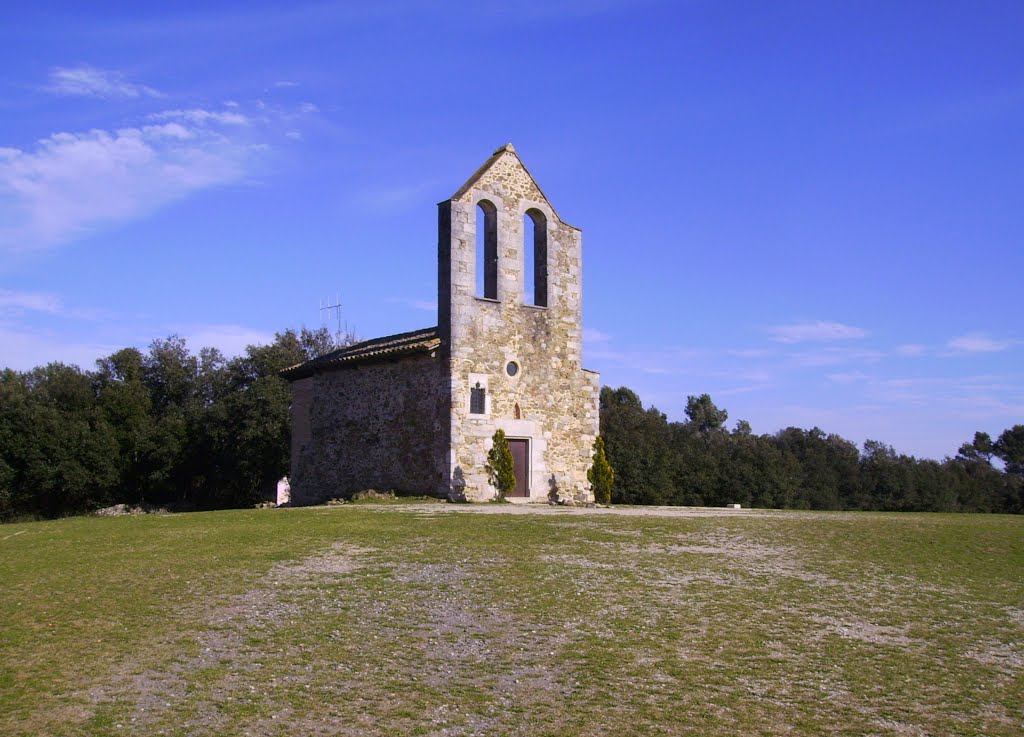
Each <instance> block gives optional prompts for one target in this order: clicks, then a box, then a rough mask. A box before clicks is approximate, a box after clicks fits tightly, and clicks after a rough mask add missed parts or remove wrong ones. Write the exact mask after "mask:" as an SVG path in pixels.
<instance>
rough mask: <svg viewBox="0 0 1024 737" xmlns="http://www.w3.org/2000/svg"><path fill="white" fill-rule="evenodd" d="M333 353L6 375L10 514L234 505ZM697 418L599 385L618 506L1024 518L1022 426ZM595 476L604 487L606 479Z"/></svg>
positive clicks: (323, 335) (252, 350) (310, 339)
mask: <svg viewBox="0 0 1024 737" xmlns="http://www.w3.org/2000/svg"><path fill="white" fill-rule="evenodd" d="M346 340H351V339H350V338H348V339H346ZM334 347H336V342H335V339H334V338H333V337H332V336H331V334H330V333H329V332H328V331H327V330H326V329H320V330H317V331H309V330H303V331H302V332H301V333H296V332H295V331H292V330H288V331H286V332H284V333H280V334H278V335H277V336H276V337H275V340H274V342H273V343H272V344H270V345H262V346H257V345H253V346H249V347H248V348H247V350H246V353H245V355H243V356H239V357H237V358H233V359H231V360H226V359H225V358H224V356H223V355H221V353H220V352H219V351H217V350H216V349H213V348H203V349H202V350H200V351H199V353H198V354H197V355H194V354H192V353H191V352H190V351H189V350H188V348H187V347H186V345H185V341H184V340H182V339H181V338H178V337H173V336H172V337H170V338H167V339H165V340H156V341H154V342H153V343H152V344H151V345H150V347H149V350H148V352H146V353H143V352H141V351H139V350H137V349H135V348H125V349H122V350H120V351H117V352H116V353H113V354H111V355H110V356H107V357H106V358H102V359H100V360H99V361H97V362H96V368H95V370H92V371H82V370H81V369H79V368H77V367H74V366H68V365H65V364H61V363H52V364H49V365H47V366H41V367H38V368H35V369H33V370H31V371H26V372H16V371H12V370H10V369H5V370H3V371H0V520H9V519H12V518H17V517H25V516H28V517H59V516H63V515H68V514H76V513H80V512H86V511H90V510H93V509H97V508H100V507H104V506H108V505H111V504H118V503H127V504H154V505H171V506H174V507H176V508H184V509H212V508H224V507H236V506H246V505H250V504H252V503H253V502H254V501H256V500H258V499H259V498H261V497H265V496H269V495H270V490H271V489H272V488H273V483H274V482H275V481H276V480H277V479H278V478H280V477H281V476H283V475H285V474H286V473H287V471H288V456H289V437H290V418H289V412H288V407H289V403H290V401H291V392H290V389H289V387H288V383H287V382H286V381H285V380H284V379H282V378H280V377H279V376H278V372H279V371H280V370H281V369H283V368H286V367H288V366H291V365H294V364H296V363H299V362H301V361H303V360H306V359H308V358H311V357H314V356H317V355H322V354H323V353H325V352H327V351H329V350H332V349H333V348H334ZM686 417H687V419H686V421H685V422H669V421H668V419H667V418H666V416H665V415H664V414H663V413H661V412H660V411H658V410H657V409H656V408H654V407H649V408H647V409H645V408H644V406H643V404H642V403H641V401H640V398H639V397H638V396H637V395H636V394H635V393H634V392H632V391H630V390H629V389H627V388H625V387H620V388H619V389H611V388H609V387H605V388H604V389H602V391H601V435H602V445H603V448H602V453H603V454H604V455H605V457H606V461H607V462H608V463H610V466H611V468H614V469H615V472H614V476H611V477H609V478H608V479H607V481H608V485H609V486H610V487H611V499H610V501H613V502H616V503H626V504H679V505H710V506H718V505H722V504H728V503H740V504H743V505H744V506H754V507H769V508H797V509H836V510H838V509H864V510H893V511H964V512H1011V513H1021V512H1024V425H1015V426H1014V427H1012V428H1009V429H1007V430H1005V431H1004V432H1003V433H1002V434H1001V435H999V437H998V438H996V439H995V440H993V439H992V438H991V437H990V436H989V435H988V434H986V433H983V432H979V433H976V434H975V436H974V439H973V440H972V441H970V442H967V443H964V444H963V445H962V446H961V447H960V448H959V450H958V451H957V454H956V455H955V456H954V457H951V458H946V459H944V460H943V461H941V462H940V461H934V460H925V459H916V458H914V457H912V456H907V455H903V454H899V453H897V452H896V451H895V450H893V448H891V447H890V446H888V445H886V444H884V443H881V442H878V441H874V440H869V441H867V442H866V443H864V446H863V448H861V449H858V448H857V446H856V445H854V444H853V443H851V442H850V441H848V440H845V439H844V438H842V437H840V436H838V435H834V434H826V433H825V432H823V431H822V430H820V429H818V428H816V427H815V428H812V429H811V430H802V429H800V428H796V427H789V428H786V429H784V430H780V431H778V432H777V433H775V434H774V435H754V434H753V432H751V429H750V425H749V424H748V423H746V422H744V421H742V420H741V421H739V422H738V423H736V426H735V428H734V429H733V430H732V431H729V430H728V429H726V427H725V423H726V420H727V419H728V413H727V412H726V411H725V410H724V409H719V408H718V407H716V406H715V404H714V402H713V401H712V400H711V397H710V396H708V395H707V394H702V395H700V396H691V397H688V398H687V402H686ZM499 433H500V431H499ZM500 440H501V441H504V435H503V434H502V435H501V439H500ZM503 446H504V452H501V448H502V443H501V442H499V438H498V433H496V435H495V446H494V449H492V451H491V453H490V454H489V455H488V470H489V472H490V473H491V478H492V483H494V484H495V487H496V488H498V490H499V495H500V496H502V497H503V496H505V495H507V494H510V493H511V492H512V490H513V489H514V488H515V474H514V472H513V469H512V456H511V453H510V452H509V449H508V443H507V441H504V442H503ZM597 451H598V449H597V448H596V447H595V455H594V458H595V468H596V465H597V464H596V462H597V455H598V452H597ZM506 454H507V455H506ZM611 468H609V469H608V470H609V471H610V470H611ZM593 473H594V471H593V469H592V470H591V474H588V479H589V480H590V482H591V484H592V486H593V488H594V489H595V492H596V491H597V489H598V481H600V483H604V482H605V480H606V479H605V478H604V477H603V476H602V478H601V479H596V478H595V476H594V475H593ZM601 473H602V474H603V473H604V471H603V469H602V471H601Z"/></svg>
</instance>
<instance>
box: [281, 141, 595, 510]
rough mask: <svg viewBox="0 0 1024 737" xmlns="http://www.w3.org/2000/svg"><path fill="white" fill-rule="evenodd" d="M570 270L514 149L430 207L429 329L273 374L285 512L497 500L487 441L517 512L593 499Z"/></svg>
mask: <svg viewBox="0 0 1024 737" xmlns="http://www.w3.org/2000/svg"><path fill="white" fill-rule="evenodd" d="M478 223H479V225H478ZM478 229H479V230H480V231H481V232H477V231H478ZM531 231H532V232H531ZM581 257H582V254H581V237H580V230H579V229H578V228H575V227H573V226H571V225H569V224H567V223H565V222H563V221H562V219H561V218H560V217H559V216H558V213H557V212H556V211H555V209H554V208H553V207H552V206H551V204H550V203H549V202H548V200H547V198H546V197H545V196H544V194H543V192H541V190H540V187H538V186H537V183H536V182H535V181H534V179H533V177H532V176H531V175H530V173H529V172H528V171H527V170H526V167H525V166H524V165H523V163H522V161H521V160H520V159H519V156H518V154H517V153H516V151H515V149H514V148H513V147H512V145H511V144H508V145H506V146H503V147H502V148H500V149H498V150H497V151H495V152H494V154H493V155H492V156H491V157H490V158H489V159H488V160H487V161H486V162H485V163H484V165H483V166H481V167H480V168H479V169H478V170H477V171H476V173H475V174H473V176H472V177H470V178H469V180H468V181H467V182H466V183H465V184H464V185H462V187H460V188H459V189H458V191H456V193H455V195H454V196H452V198H451V199H448V200H445V201H444V202H441V203H440V204H439V205H438V325H437V327H431V328H425V329H423V330H416V331H412V332H408V333H401V334H398V335H391V336H387V337H384V338H377V339H374V340H368V341H363V342H360V343H357V344H354V345H350V346H346V347H343V348H340V349H338V350H336V351H333V352H332V353H329V354H327V355H324V356H321V357H319V358H316V359H313V360H311V361H307V362H305V363H302V364H299V365H296V366H292V367H291V368H288V369H286V370H285V371H283V372H282V375H283V376H284V377H285V378H287V379H289V380H290V381H291V382H292V390H293V402H292V460H291V476H290V482H291V498H292V502H293V503H296V504H309V503H316V502H319V501H323V500H326V499H328V498H332V497H345V496H350V495H352V494H354V493H355V492H358V491H362V490H365V489H394V490H397V491H401V492H406V493H418V494H429V495H434V496H442V497H447V498H449V499H451V500H454V501H484V500H487V499H492V498H494V496H495V489H494V488H493V486H492V485H491V484H490V483H489V481H488V475H487V468H486V465H487V451H488V450H489V449H490V447H491V443H492V437H493V435H494V433H495V431H496V430H498V429H501V430H504V432H505V435H506V436H507V437H508V439H509V443H510V447H511V449H512V453H513V458H514V461H515V470H516V490H515V492H514V493H513V495H512V499H513V501H516V500H535V501H539V500H547V499H555V500H558V501H570V500H571V501H574V502H581V501H587V500H589V499H590V498H591V495H590V491H589V484H588V482H587V469H588V468H589V467H590V463H591V454H592V448H593V444H594V438H595V437H596V436H597V432H598V398H599V389H600V383H599V376H598V374H596V373H594V372H592V371H587V370H586V369H584V368H582V364H581V361H582V338H583V330H582V315H583V311H582V310H583V291H582V261H581ZM531 262H532V268H531V269H530V273H527V268H528V264H530V263H531ZM528 277H532V279H528ZM528 281H532V283H533V288H532V289H529V290H528V289H527V284H528Z"/></svg>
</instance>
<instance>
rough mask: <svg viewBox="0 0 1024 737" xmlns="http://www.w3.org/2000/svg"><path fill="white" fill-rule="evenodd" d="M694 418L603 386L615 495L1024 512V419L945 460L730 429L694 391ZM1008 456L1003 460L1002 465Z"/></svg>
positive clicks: (690, 409)
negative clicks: (673, 418) (670, 415)
mask: <svg viewBox="0 0 1024 737" xmlns="http://www.w3.org/2000/svg"><path fill="white" fill-rule="evenodd" d="M686 416H687V420H686V421H685V422H669V421H668V419H667V417H666V416H665V415H664V414H662V413H661V412H659V411H658V410H657V409H656V408H654V407H650V408H647V409H645V408H644V406H643V404H642V403H641V401H640V397H638V396H637V395H636V394H635V393H634V392H632V391H630V390H629V389H627V388H625V387H620V388H619V389H611V388H609V387H605V388H604V389H602V390H601V435H602V436H603V437H604V441H605V445H606V450H607V454H608V459H609V461H610V462H611V464H612V466H613V467H614V468H615V471H616V476H615V483H614V485H613V487H612V501H614V502H617V503H625V504H681V505H707V506H720V505H723V504H729V503H740V504H742V505H743V506H745V507H746V506H753V507H770V508H791V509H834V510H841V509H861V510H885V511H932V512H954V511H960V512H1010V513H1021V512H1024V425H1016V426H1014V427H1012V428H1010V429H1008V430H1006V431H1005V432H1003V433H1002V434H1001V435H1000V436H999V438H997V439H996V440H995V441H993V440H992V439H991V438H990V437H989V436H988V435H987V434H985V433H976V434H975V436H974V440H973V441H972V442H970V443H964V444H963V445H962V446H961V447H960V449H959V451H958V452H957V455H956V456H955V457H952V458H946V459H945V460H943V461H941V462H939V461H934V460H927V459H920V460H919V459H916V458H914V457H913V456H907V455H903V454H899V453H897V452H896V451H895V450H893V449H892V448H891V447H890V446H888V445H886V444H884V443H881V442H878V441H875V440H868V441H867V442H865V443H864V447H863V449H861V450H858V448H857V446H856V445H854V444H853V443H851V442H850V441H849V440H845V439H844V438H841V437H840V436H838V435H834V434H826V433H825V432H823V431H822V430H820V429H818V428H817V427H815V428H812V429H810V430H801V429H800V428H796V427H788V428H786V429H784V430H780V431H778V432H777V433H775V434H774V435H754V434H753V433H752V432H751V429H750V425H749V424H748V423H747V422H744V421H742V420H741V421H739V422H738V423H737V424H736V428H735V429H734V430H733V431H731V432H730V431H728V430H727V429H726V428H725V421H726V419H727V417H728V414H727V413H726V411H725V410H720V409H718V408H717V407H716V406H715V405H714V403H713V402H712V401H711V397H709V396H708V395H707V394H703V395H701V396H699V397H693V396H691V397H689V398H688V399H687V403H686ZM994 459H998V461H999V462H1000V463H1001V464H1002V466H1003V468H1002V469H1000V468H998V467H997V466H996V465H994V464H993V460H994Z"/></svg>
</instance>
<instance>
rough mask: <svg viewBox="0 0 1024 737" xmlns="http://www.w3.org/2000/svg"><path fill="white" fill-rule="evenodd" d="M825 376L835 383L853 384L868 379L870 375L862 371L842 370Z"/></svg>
mask: <svg viewBox="0 0 1024 737" xmlns="http://www.w3.org/2000/svg"><path fill="white" fill-rule="evenodd" d="M826 378H827V379H828V380H829V381H831V382H833V383H835V384H855V383H857V382H860V381H869V380H870V379H871V378H872V377H871V375H870V374H865V373H864V372H863V371H844V372H839V373H834V374H828V376H827V377H826Z"/></svg>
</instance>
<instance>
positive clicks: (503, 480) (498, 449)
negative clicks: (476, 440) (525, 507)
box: [487, 429, 516, 501]
mask: <svg viewBox="0 0 1024 737" xmlns="http://www.w3.org/2000/svg"><path fill="white" fill-rule="evenodd" d="M487 476H488V478H489V479H490V481H491V484H493V485H494V489H495V491H497V492H498V500H499V501H504V500H505V497H507V496H509V495H510V494H511V493H512V492H513V491H515V488H516V471H515V462H514V461H513V459H512V448H510V447H509V444H508V439H507V438H506V437H505V431H504V430H501V429H499V430H495V431H494V437H493V438H492V445H491V449H490V450H489V451H487Z"/></svg>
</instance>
